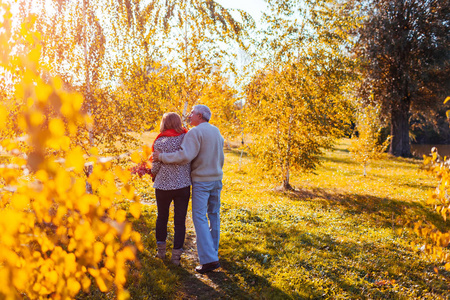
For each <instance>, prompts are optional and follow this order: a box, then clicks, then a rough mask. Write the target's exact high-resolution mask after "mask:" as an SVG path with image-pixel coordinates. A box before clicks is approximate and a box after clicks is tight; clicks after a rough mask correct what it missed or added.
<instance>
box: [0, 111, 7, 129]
mask: <svg viewBox="0 0 450 300" xmlns="http://www.w3.org/2000/svg"><path fill="white" fill-rule="evenodd" d="M7 118H8V111H7V110H6V108H5V107H4V106H0V129H2V128H3V127H5V124H6V120H7Z"/></svg>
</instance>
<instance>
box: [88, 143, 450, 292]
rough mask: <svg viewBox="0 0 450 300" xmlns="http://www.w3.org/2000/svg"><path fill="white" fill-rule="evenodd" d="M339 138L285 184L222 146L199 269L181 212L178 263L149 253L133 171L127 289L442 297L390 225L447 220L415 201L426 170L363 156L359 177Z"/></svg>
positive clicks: (430, 267) (442, 274) (436, 280)
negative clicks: (213, 262) (211, 221)
mask: <svg viewBox="0 0 450 300" xmlns="http://www.w3.org/2000/svg"><path fill="white" fill-rule="evenodd" d="M348 146H349V141H348V140H342V141H341V142H340V143H339V144H338V145H337V146H336V147H335V149H334V150H333V151H329V152H327V153H325V155H324V157H323V164H322V165H321V166H319V167H318V168H317V170H315V172H314V173H312V174H294V175H293V176H292V181H291V184H292V185H293V186H294V187H295V191H292V192H279V191H276V190H275V189H274V187H275V185H274V183H272V182H270V178H262V177H261V176H259V174H258V172H257V171H255V170H254V169H253V168H252V164H251V161H250V158H248V157H245V156H244V157H243V162H242V166H241V170H239V153H238V152H237V151H234V150H230V151H227V153H226V163H225V167H224V171H225V176H224V180H223V183H224V189H223V192H222V215H221V216H222V219H221V229H222V235H221V245H220V250H219V254H220V260H221V264H222V268H221V269H220V271H219V272H214V273H210V274H207V275H197V274H195V271H194V267H195V265H196V264H197V261H196V249H195V232H194V230H193V226H192V223H191V219H190V212H189V214H188V215H189V220H188V236H187V242H186V247H185V248H186V253H185V255H184V256H183V258H182V267H175V266H172V265H171V264H170V262H169V261H161V260H158V259H155V258H154V254H155V250H154V249H155V237H154V227H155V219H156V207H155V201H154V192H153V189H152V188H150V187H149V186H150V182H149V181H148V180H147V181H146V180H141V181H137V182H136V185H137V186H138V190H139V191H140V193H141V194H142V196H143V201H145V203H147V204H148V205H146V206H145V209H144V212H143V216H142V217H141V219H140V220H137V221H135V228H136V229H137V230H139V231H140V232H141V234H142V236H143V240H144V245H145V246H146V250H145V251H144V252H143V253H141V254H140V259H141V261H140V263H139V265H138V264H136V265H133V266H132V269H131V272H130V276H129V285H128V289H129V291H130V293H131V298H132V299H217V298H220V299H449V298H450V272H446V271H445V270H444V268H443V266H442V264H441V263H440V262H438V261H433V260H430V259H428V258H425V257H423V255H422V254H421V252H420V250H419V247H420V245H417V246H413V245H411V242H412V241H415V242H416V243H417V242H418V240H417V239H416V237H415V236H414V235H413V234H410V233H409V232H408V231H400V230H398V229H400V228H402V227H403V224H404V223H405V222H406V221H408V220H416V219H423V220H426V221H428V222H432V223H434V224H435V225H436V226H438V228H441V229H446V230H448V229H449V228H450V224H449V222H447V223H445V222H444V221H442V220H441V219H440V218H439V217H438V216H437V215H436V214H435V213H433V212H432V210H431V209H430V208H429V207H427V206H426V205H425V204H424V203H425V200H426V199H427V197H428V195H429V193H430V192H431V191H432V189H433V187H434V186H435V184H436V182H435V180H434V179H432V178H429V177H428V176H427V175H426V174H424V173H421V172H419V166H420V164H421V161H420V160H415V159H397V158H386V159H385V160H382V161H379V162H376V163H373V164H371V165H370V166H369V169H368V174H369V175H368V176H366V177H364V176H362V171H363V170H362V167H361V165H359V164H357V163H355V161H354V160H353V159H352V157H351V154H350V153H349V152H348V150H347V149H348ZM170 226H172V223H170ZM172 234H173V232H172V229H170V237H169V241H170V240H171V239H172ZM168 257H170V254H169V255H168ZM92 296H93V294H92ZM98 297H100V295H98V294H97V296H96V297H93V298H98ZM104 297H106V296H104Z"/></svg>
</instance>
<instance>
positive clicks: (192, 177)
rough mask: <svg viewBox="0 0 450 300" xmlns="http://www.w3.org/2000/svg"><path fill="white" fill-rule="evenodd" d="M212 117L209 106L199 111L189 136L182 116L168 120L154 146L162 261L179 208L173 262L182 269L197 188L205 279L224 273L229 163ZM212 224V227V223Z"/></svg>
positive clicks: (165, 118) (199, 241)
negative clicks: (223, 197) (223, 208)
mask: <svg viewBox="0 0 450 300" xmlns="http://www.w3.org/2000/svg"><path fill="white" fill-rule="evenodd" d="M210 118H211V111H210V110H209V108H208V107H207V106H205V105H196V106H194V107H193V109H192V111H191V113H190V115H189V119H190V123H191V125H192V126H194V127H193V128H192V129H191V130H189V131H187V130H186V129H185V128H183V126H182V124H181V119H180V116H179V115H178V114H176V113H166V114H164V116H163V118H162V121H161V129H160V132H161V133H160V134H159V135H158V137H157V138H156V140H155V142H154V144H153V166H152V175H153V176H155V177H154V180H155V181H154V185H153V187H154V188H155V195H156V203H157V206H158V217H157V220H156V242H157V248H158V252H157V257H159V258H164V257H165V255H166V238H167V221H168V218H169V208H170V203H171V202H172V201H173V203H174V227H175V230H174V231H175V234H174V241H173V250H172V258H171V260H172V262H173V263H174V264H176V265H179V264H180V257H181V254H182V252H183V244H184V238H185V233H186V225H185V219H186V213H187V208H188V203H189V197H190V186H191V184H192V219H193V221H194V227H195V232H196V235H197V252H198V258H199V260H200V266H198V267H196V268H195V270H196V271H197V272H199V273H201V274H203V273H206V272H209V271H212V270H215V269H217V268H219V267H220V263H219V256H218V250H219V238H220V192H221V190H222V176H223V172H222V167H223V162H224V154H223V142H224V140H223V138H222V136H221V135H220V132H219V130H218V129H217V128H216V127H215V126H213V125H211V124H209V120H210ZM208 219H209V223H208Z"/></svg>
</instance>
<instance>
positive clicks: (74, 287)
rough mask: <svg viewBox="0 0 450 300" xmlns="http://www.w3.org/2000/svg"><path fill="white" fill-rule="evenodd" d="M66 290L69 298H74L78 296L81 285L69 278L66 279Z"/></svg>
mask: <svg viewBox="0 0 450 300" xmlns="http://www.w3.org/2000/svg"><path fill="white" fill-rule="evenodd" d="M67 289H68V291H69V294H70V296H71V297H74V296H76V295H77V294H78V292H79V291H80V289H81V284H80V283H79V282H78V281H77V280H76V279H75V278H73V277H69V278H68V279H67Z"/></svg>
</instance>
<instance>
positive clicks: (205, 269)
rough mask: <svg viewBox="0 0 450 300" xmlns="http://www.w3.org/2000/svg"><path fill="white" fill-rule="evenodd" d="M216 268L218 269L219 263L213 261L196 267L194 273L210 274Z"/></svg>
mask: <svg viewBox="0 0 450 300" xmlns="http://www.w3.org/2000/svg"><path fill="white" fill-rule="evenodd" d="M217 268H220V263H219V262H218V261H213V262H210V263H207V264H204V265H201V266H198V267H196V268H195V271H197V272H198V273H200V274H205V273H207V272H211V271H212V270H215V269H217Z"/></svg>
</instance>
